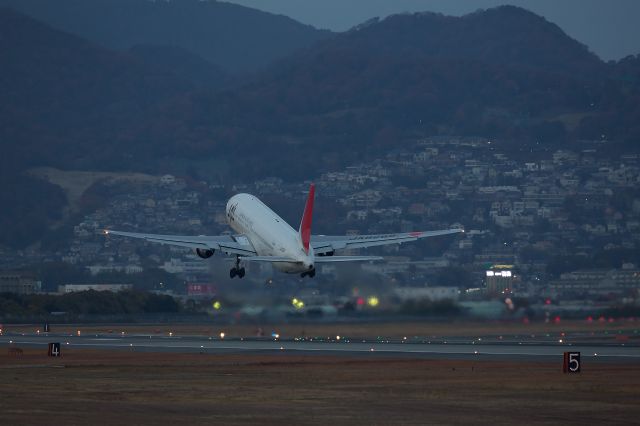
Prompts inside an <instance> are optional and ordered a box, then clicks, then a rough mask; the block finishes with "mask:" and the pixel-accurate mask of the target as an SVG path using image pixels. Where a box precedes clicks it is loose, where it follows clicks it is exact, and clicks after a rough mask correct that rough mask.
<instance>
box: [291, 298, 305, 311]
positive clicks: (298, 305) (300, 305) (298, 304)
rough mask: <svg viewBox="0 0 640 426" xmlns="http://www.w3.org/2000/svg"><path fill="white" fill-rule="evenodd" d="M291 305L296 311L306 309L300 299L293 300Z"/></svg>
mask: <svg viewBox="0 0 640 426" xmlns="http://www.w3.org/2000/svg"><path fill="white" fill-rule="evenodd" d="M291 304H292V305H293V306H294V307H295V308H296V309H302V308H304V302H303V301H302V300H300V299H298V298H295V297H294V298H293V299H292V300H291Z"/></svg>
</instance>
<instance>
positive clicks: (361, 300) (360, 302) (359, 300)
mask: <svg viewBox="0 0 640 426" xmlns="http://www.w3.org/2000/svg"><path fill="white" fill-rule="evenodd" d="M356 304H357V305H358V306H362V305H364V298H362V297H358V299H357V300H356Z"/></svg>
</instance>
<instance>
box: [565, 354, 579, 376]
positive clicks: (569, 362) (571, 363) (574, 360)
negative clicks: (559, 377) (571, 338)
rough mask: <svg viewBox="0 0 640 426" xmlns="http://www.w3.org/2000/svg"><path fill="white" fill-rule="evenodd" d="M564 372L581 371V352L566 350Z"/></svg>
mask: <svg viewBox="0 0 640 426" xmlns="http://www.w3.org/2000/svg"><path fill="white" fill-rule="evenodd" d="M562 372H563V373H579V372H580V352H565V353H564V362H563V363H562Z"/></svg>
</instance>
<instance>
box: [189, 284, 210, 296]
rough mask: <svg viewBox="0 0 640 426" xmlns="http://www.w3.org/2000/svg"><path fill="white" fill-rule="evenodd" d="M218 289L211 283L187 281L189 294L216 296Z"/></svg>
mask: <svg viewBox="0 0 640 426" xmlns="http://www.w3.org/2000/svg"><path fill="white" fill-rule="evenodd" d="M217 292H218V289H217V288H216V286H215V285H213V284H210V283H187V296H191V297H198V296H202V297H208V296H215V295H216V294H217Z"/></svg>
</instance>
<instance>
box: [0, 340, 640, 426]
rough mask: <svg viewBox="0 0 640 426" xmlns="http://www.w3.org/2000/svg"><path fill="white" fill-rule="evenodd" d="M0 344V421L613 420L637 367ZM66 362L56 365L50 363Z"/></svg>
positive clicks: (633, 417)
mask: <svg viewBox="0 0 640 426" xmlns="http://www.w3.org/2000/svg"><path fill="white" fill-rule="evenodd" d="M63 350H65V352H64V357H63V358H60V359H52V358H47V357H46V356H44V355H45V354H44V353H42V351H35V350H32V349H30V350H25V354H24V355H23V356H22V357H9V356H8V355H7V354H6V352H5V351H4V350H3V352H2V353H0V413H1V415H0V417H1V418H2V424H7V425H8V424H51V423H56V424H83V425H84V424H123V425H124V424H176V423H180V424H189V425H191V424H257V423H260V424H380V425H383V424H468V423H473V424H489V423H491V424H515V423H521V424H559V423H563V424H585V423H589V424H590V423H606V424H616V423H618V424H620V423H633V422H636V421H637V419H638V418H639V417H638V416H639V415H640V407H639V406H638V405H637V391H638V383H640V366H639V365H637V364H635V365H622V364H600V363H599V364H585V363H583V373H582V374H580V375H575V376H568V375H563V374H562V373H561V372H560V368H559V367H560V365H559V364H558V363H526V364H523V363H515V362H513V363H504V362H489V361H484V362H479V361H459V360H456V361H442V360H406V359H402V360H398V359H385V358H379V357H375V356H373V355H370V356H359V357H357V358H356V357H328V356H291V355H286V354H275V355H204V354H156V353H135V352H125V351H123V352H118V351H108V352H102V353H100V352H96V351H89V350H77V349H68V348H63ZM56 366H57V367H64V368H55V367H56Z"/></svg>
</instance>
